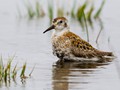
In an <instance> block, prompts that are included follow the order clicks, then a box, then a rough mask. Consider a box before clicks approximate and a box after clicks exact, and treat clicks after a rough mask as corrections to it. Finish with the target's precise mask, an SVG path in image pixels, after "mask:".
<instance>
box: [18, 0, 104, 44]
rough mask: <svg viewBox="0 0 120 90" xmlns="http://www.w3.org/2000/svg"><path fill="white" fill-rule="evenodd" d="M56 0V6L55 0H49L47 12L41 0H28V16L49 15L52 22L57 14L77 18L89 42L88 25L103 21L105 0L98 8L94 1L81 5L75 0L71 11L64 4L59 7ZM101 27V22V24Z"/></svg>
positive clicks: (87, 1) (39, 16) (32, 17)
mask: <svg viewBox="0 0 120 90" xmlns="http://www.w3.org/2000/svg"><path fill="white" fill-rule="evenodd" d="M56 2H57V5H56V7H55V6H53V0H49V1H48V4H47V13H45V10H43V8H42V6H41V4H40V2H38V1H36V3H30V2H27V4H25V7H26V11H27V13H26V14H27V15H26V16H28V18H29V19H34V18H42V17H44V16H48V17H49V20H50V23H51V22H52V19H53V18H54V17H56V16H57V17H60V16H69V17H71V18H73V19H75V20H77V21H78V22H79V23H80V26H81V27H82V28H83V30H86V34H87V41H88V42H89V32H88V25H89V26H90V27H91V28H92V29H93V22H96V21H97V22H101V20H100V15H101V12H102V9H103V6H104V4H105V0H103V1H102V2H101V4H100V6H99V8H98V9H97V8H95V4H94V3H95V2H94V1H89V0H85V2H84V3H81V5H76V1H74V3H73V6H72V8H71V9H70V11H65V9H64V5H62V6H61V7H59V2H58V1H56ZM33 6H34V7H33ZM55 8H56V9H55ZM18 13H19V14H20V10H18ZM100 27H101V24H100ZM102 29H103V26H102V27H101V29H100V32H99V34H98V36H97V39H96V42H97V41H98V39H99V36H100V33H101V31H102Z"/></svg>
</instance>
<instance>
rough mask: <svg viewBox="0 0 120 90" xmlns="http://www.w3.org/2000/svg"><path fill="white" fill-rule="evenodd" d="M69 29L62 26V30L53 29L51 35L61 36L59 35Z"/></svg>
mask: <svg viewBox="0 0 120 90" xmlns="http://www.w3.org/2000/svg"><path fill="white" fill-rule="evenodd" d="M69 30H70V29H69V27H66V28H64V29H63V30H59V29H57V30H54V32H53V36H61V35H63V34H64V33H66V32H69Z"/></svg>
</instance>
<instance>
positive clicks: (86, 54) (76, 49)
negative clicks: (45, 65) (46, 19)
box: [43, 17, 114, 60]
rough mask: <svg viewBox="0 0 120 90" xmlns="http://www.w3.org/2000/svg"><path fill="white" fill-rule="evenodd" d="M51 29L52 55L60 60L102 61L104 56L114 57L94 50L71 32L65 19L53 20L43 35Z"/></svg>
mask: <svg viewBox="0 0 120 90" xmlns="http://www.w3.org/2000/svg"><path fill="white" fill-rule="evenodd" d="M53 29H54V32H53V34H52V37H51V39H52V49H53V54H54V55H55V56H57V57H58V58H59V59H61V60H89V59H92V58H97V59H102V58H103V57H105V56H114V55H113V53H112V52H106V51H101V50H98V49H96V48H94V47H93V46H92V45H91V44H89V43H88V42H87V41H85V40H83V39H82V38H81V37H80V36H78V35H76V34H75V33H73V32H71V31H70V27H69V25H68V20H67V19H66V18H65V17H57V18H55V19H53V21H52V25H51V26H50V27H49V28H48V29H46V30H45V31H44V32H43V33H46V32H48V31H50V30H53ZM93 60H94V59H93ZM95 60H96V59H95Z"/></svg>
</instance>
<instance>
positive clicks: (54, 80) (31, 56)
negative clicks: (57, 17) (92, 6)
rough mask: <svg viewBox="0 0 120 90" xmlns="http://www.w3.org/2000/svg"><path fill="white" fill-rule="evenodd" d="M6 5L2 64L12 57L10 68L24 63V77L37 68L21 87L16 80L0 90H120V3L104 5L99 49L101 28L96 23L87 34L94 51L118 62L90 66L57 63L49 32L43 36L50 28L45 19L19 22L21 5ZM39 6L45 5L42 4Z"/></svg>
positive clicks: (1, 19) (0, 36) (110, 0)
mask: <svg viewBox="0 0 120 90" xmlns="http://www.w3.org/2000/svg"><path fill="white" fill-rule="evenodd" d="M31 1H32V0H31ZM6 2H9V1H8V0H1V1H0V54H2V56H3V58H4V62H6V61H7V58H8V57H9V56H13V55H15V60H14V62H13V66H14V65H15V64H16V63H17V62H18V63H19V64H18V66H19V67H21V65H22V64H23V63H24V62H27V67H28V68H27V71H26V74H27V75H28V74H29V73H30V70H31V69H32V67H33V66H34V65H35V64H36V68H35V70H34V72H33V75H32V77H31V78H28V79H27V80H26V82H25V83H24V84H22V83H21V80H20V79H19V78H17V79H16V83H15V82H11V84H10V85H9V86H7V87H6V86H5V85H4V84H2V85H1V84H0V90H6V89H8V90H15V89H17V90H33V89H35V90H107V89H108V90H120V86H119V83H120V74H119V72H120V62H119V58H120V48H119V46H120V40H119V35H120V31H119V28H120V20H119V16H120V12H119V10H118V9H119V8H120V6H119V2H120V1H119V0H116V1H114V0H107V1H106V4H105V8H104V10H103V14H102V20H103V24H104V30H103V32H102V33H101V36H100V39H99V44H98V45H97V44H95V38H96V34H97V33H98V32H99V28H100V27H99V26H98V24H97V23H96V24H95V28H94V30H91V29H90V30H89V33H90V43H91V44H92V45H93V46H94V47H96V48H99V49H101V50H107V51H113V52H115V54H116V55H117V57H118V58H117V59H115V60H114V61H112V62H108V63H93V64H81V63H79V62H65V63H64V64H63V63H56V62H57V61H58V59H57V58H56V57H54V56H53V55H52V49H51V42H50V36H51V32H49V33H46V34H43V33H42V32H43V31H44V30H45V29H46V28H47V27H48V26H49V22H48V18H47V17H44V18H40V19H37V20H28V19H24V18H22V19H19V18H18V17H17V9H16V6H17V5H19V4H20V5H19V6H20V7H21V8H22V9H23V11H24V7H22V2H21V1H20V2H19V1H18V2H17V1H15V0H11V2H10V3H6ZM41 2H42V3H44V0H42V1H41ZM98 4H99V2H98V3H97V4H96V5H98ZM70 5H71V4H70ZM3 8H4V9H3ZM69 21H70V26H71V31H73V32H74V33H76V34H78V35H80V36H81V37H82V38H84V39H86V34H85V32H84V31H82V30H81V28H80V26H79V23H77V22H76V21H74V20H71V19H69ZM108 38H109V39H108ZM18 77H19V76H18Z"/></svg>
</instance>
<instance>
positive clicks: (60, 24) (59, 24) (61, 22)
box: [43, 17, 68, 33]
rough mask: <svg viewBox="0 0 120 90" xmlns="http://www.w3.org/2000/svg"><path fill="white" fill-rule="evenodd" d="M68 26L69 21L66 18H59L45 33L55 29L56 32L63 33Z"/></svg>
mask: <svg viewBox="0 0 120 90" xmlns="http://www.w3.org/2000/svg"><path fill="white" fill-rule="evenodd" d="M66 27H68V25H67V19H66V18H65V17H57V18H55V19H54V20H53V22H52V25H51V26H50V27H49V28H48V29H46V30H45V31H44V32H43V33H46V32H47V31H50V30H52V29H55V30H56V31H62V30H64V29H65V28H66Z"/></svg>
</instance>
